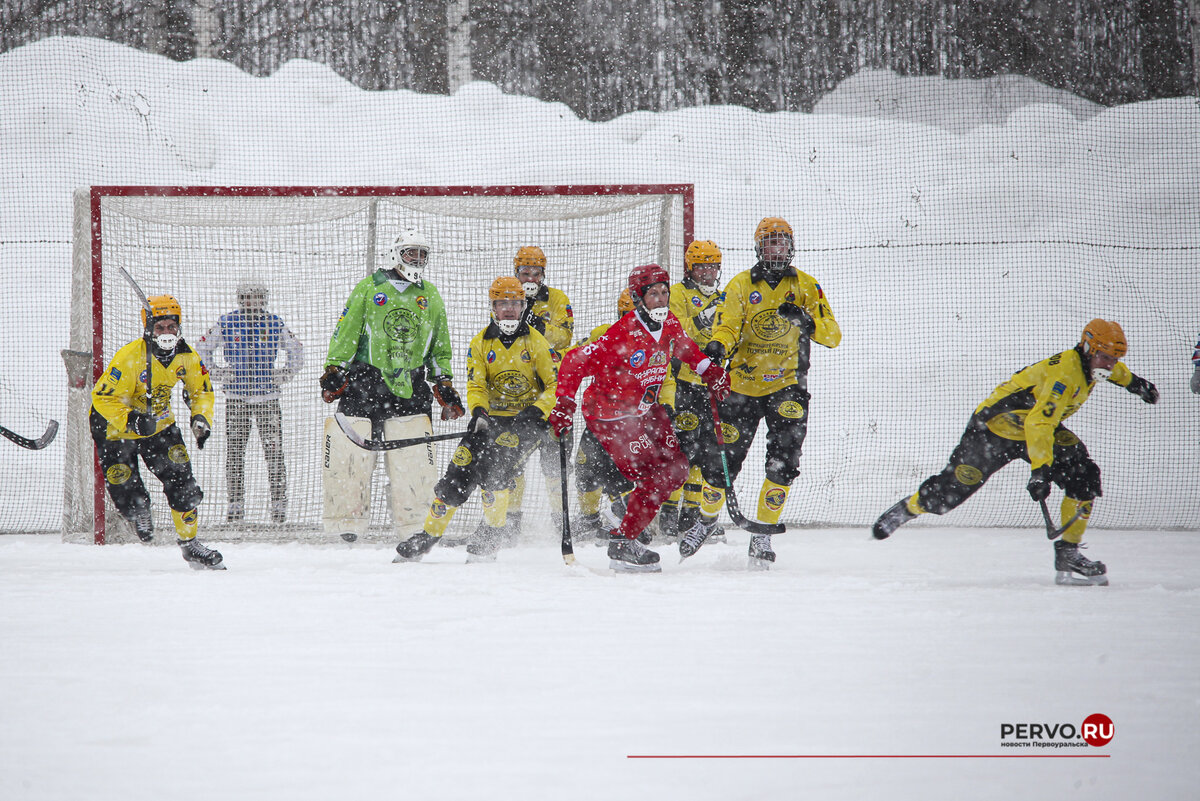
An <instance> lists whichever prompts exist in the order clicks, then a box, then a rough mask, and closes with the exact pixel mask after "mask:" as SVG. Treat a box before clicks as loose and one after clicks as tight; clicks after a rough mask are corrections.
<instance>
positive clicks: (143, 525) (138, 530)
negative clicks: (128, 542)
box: [129, 512, 154, 542]
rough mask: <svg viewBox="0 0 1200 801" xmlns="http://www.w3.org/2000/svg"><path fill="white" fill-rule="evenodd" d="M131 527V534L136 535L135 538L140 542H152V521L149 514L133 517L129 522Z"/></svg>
mask: <svg viewBox="0 0 1200 801" xmlns="http://www.w3.org/2000/svg"><path fill="white" fill-rule="evenodd" d="M129 522H130V524H132V525H133V532H134V533H135V534H137V538H138V539H139V540H141V541H142V542H154V521H153V520H152V519H151V517H150V513H149V512H146V513H145V514H138V515H134V516H133V517H132V518H130V520H129Z"/></svg>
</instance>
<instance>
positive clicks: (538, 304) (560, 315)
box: [530, 284, 575, 353]
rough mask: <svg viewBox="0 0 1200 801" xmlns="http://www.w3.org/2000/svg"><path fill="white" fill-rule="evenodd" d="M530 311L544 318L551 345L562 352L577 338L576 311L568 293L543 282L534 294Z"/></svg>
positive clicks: (547, 339) (546, 334) (543, 321)
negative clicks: (572, 307)
mask: <svg viewBox="0 0 1200 801" xmlns="http://www.w3.org/2000/svg"><path fill="white" fill-rule="evenodd" d="M530 311H531V312H533V314H534V315H535V316H537V317H540V318H542V323H543V324H544V325H545V327H546V333H545V337H546V341H547V342H549V343H550V347H552V348H554V349H555V350H557V351H559V352H560V353H561V352H562V351H564V350H565V349H566V348H568V347H570V345H571V340H572V339H574V338H575V312H573V311H572V310H571V301H570V300H569V299H568V298H567V295H566V293H564V292H563V291H562V290H559V289H552V288H550V287H548V286H546V285H545V284H542V288H541V289H540V290H539V291H538V293H537V294H536V295H534V296H533V303H532V304H531V305H530Z"/></svg>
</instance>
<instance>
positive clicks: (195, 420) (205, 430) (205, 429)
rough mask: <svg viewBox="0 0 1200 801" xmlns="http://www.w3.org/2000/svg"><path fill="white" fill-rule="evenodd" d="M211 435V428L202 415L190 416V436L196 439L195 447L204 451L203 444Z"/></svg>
mask: <svg viewBox="0 0 1200 801" xmlns="http://www.w3.org/2000/svg"><path fill="white" fill-rule="evenodd" d="M211 434H212V426H210V425H209V424H208V421H207V420H205V419H204V415H202V414H193V415H192V436H193V437H195V438H196V447H197V448H199V449H200V450H204V443H205V442H206V441H207V440H208V437H209V435H211Z"/></svg>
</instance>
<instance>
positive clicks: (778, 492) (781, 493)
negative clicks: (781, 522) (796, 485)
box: [763, 487, 787, 512]
mask: <svg viewBox="0 0 1200 801" xmlns="http://www.w3.org/2000/svg"><path fill="white" fill-rule="evenodd" d="M786 500H787V490H785V489H784V488H783V487H772V488H771V489H769V490H767V494H766V495H765V496H764V497H763V504H764V505H765V506H766V507H767V508H768V509H770V510H771V511H772V512H778V511H779V510H780V509H782V508H783V503H784V501H786Z"/></svg>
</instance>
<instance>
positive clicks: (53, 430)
mask: <svg viewBox="0 0 1200 801" xmlns="http://www.w3.org/2000/svg"><path fill="white" fill-rule="evenodd" d="M0 435H3V436H5V437H7V438H8V439H10V440H12V441H13V442H14V443H16V444H17V445H19V446H20V447H22V448H25V449H26V450H30V451H40V450H41V449H42V448H44V447H46V446H47V445H49V444H50V443H51V442H53V441H54V438H55V437H56V436H57V435H58V421H57V420H51V421H50V422H49V423H48V424H47V425H46V431H45V433H43V434H42V435H41V436H40V437H38V438H37V439H30V438H29V437H22V436H21V435H20V434H18V433H16V432H14V431H9V430H8V429H7V428H5V427H4V426H0Z"/></svg>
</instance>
